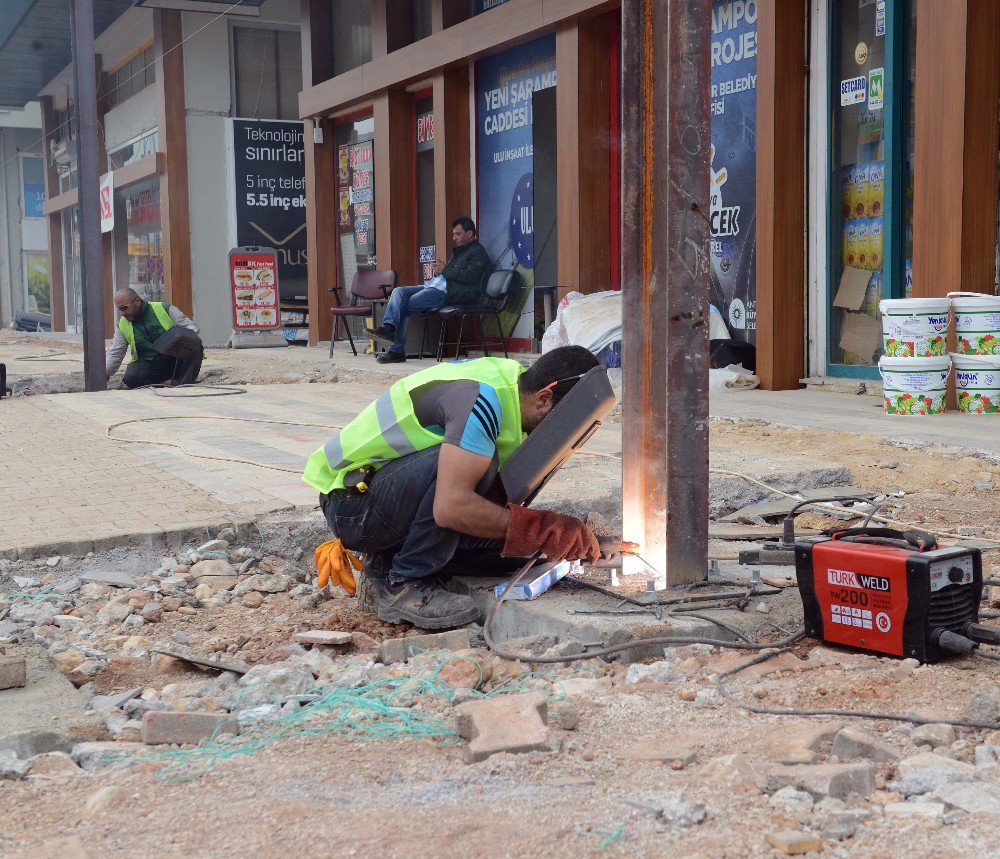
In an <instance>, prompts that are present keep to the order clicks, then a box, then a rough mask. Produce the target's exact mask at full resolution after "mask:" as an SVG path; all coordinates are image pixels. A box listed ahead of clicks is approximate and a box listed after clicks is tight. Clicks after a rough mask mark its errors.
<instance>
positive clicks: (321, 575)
mask: <svg viewBox="0 0 1000 859" xmlns="http://www.w3.org/2000/svg"><path fill="white" fill-rule="evenodd" d="M313 560H314V561H315V562H316V574H317V575H316V586H317V587H319V588H325V587H326V586H327V584H331V585H340V587H342V588H343V589H344V590H345V591H347V593H348V594H349V595H350V596H354V592H355V591H356V590H357V583H356V582H355V578H354V574H355V572H359V573H360V572H361V567H362V563H361V559H360V558H359V557H358V556H357V555H355V554H354V553H353V552H349V551H348V550H347V549H345V548H344V544H343V543H341V542H340V540H339V539H338V540H327V541H326V542H325V543H320V544H319V546H317V547H316V553H315V554H314V555H313Z"/></svg>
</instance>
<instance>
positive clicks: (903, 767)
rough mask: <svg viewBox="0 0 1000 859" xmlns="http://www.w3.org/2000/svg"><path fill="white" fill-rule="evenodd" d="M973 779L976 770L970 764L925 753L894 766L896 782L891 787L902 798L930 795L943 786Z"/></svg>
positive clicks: (905, 759)
mask: <svg viewBox="0 0 1000 859" xmlns="http://www.w3.org/2000/svg"><path fill="white" fill-rule="evenodd" d="M975 779H976V768H975V767H974V766H972V764H967V763H963V762H962V761H956V760H952V759H951V758H946V757H944V756H943V755H938V754H934V753H933V752H925V753H923V754H919V755H914V756H913V757H910V758H904V759H903V760H901V761H900V762H899V763H898V764H897V765H896V781H895V783H894V784H893V785H892V787H893V789H895V790H898V791H899V792H900V793H902V794H903V795H904V796H913V795H914V794H921V793H930V792H931V791H933V790H937V789H938V788H939V787H941V786H942V785H945V784H951V783H953V782H963V781H974V780H975Z"/></svg>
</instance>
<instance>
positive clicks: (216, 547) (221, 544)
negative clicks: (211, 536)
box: [195, 540, 229, 567]
mask: <svg viewBox="0 0 1000 859" xmlns="http://www.w3.org/2000/svg"><path fill="white" fill-rule="evenodd" d="M228 548H229V541H228V540H209V541H208V542H207V543H202V544H201V545H200V546H199V547H198V548H197V549H195V551H196V552H197V553H198V554H199V555H203V554H205V552H218V551H220V550H222V549H228ZM199 563H205V562H204V561H200V562H199ZM195 566H196V567H197V566H198V564H195Z"/></svg>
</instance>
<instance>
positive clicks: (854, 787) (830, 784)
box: [767, 763, 875, 799]
mask: <svg viewBox="0 0 1000 859" xmlns="http://www.w3.org/2000/svg"><path fill="white" fill-rule="evenodd" d="M787 785H791V786H792V787H794V788H797V789H798V790H805V791H808V792H809V793H810V794H812V795H813V796H814V797H825V796H832V797H836V798H837V799H846V798H847V797H848V796H850V795H851V794H858V795H860V796H868V794H870V793H871V792H872V791H873V790H874V789H875V767H874V766H872V764H870V763H852V764H811V765H810V764H803V765H799V766H782V767H773V768H771V769H770V770H768V772H767V789H768V791H776V790H780V789H781V788H783V787H785V786H787Z"/></svg>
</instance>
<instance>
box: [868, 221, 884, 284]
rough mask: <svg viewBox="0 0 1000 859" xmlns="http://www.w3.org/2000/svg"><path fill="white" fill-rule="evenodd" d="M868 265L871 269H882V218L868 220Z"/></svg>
mask: <svg viewBox="0 0 1000 859" xmlns="http://www.w3.org/2000/svg"><path fill="white" fill-rule="evenodd" d="M868 242H869V247H870V252H869V254H868V267H869V268H870V269H871V270H872V271H881V270H882V219H881V218H871V219H869V221H868Z"/></svg>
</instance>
